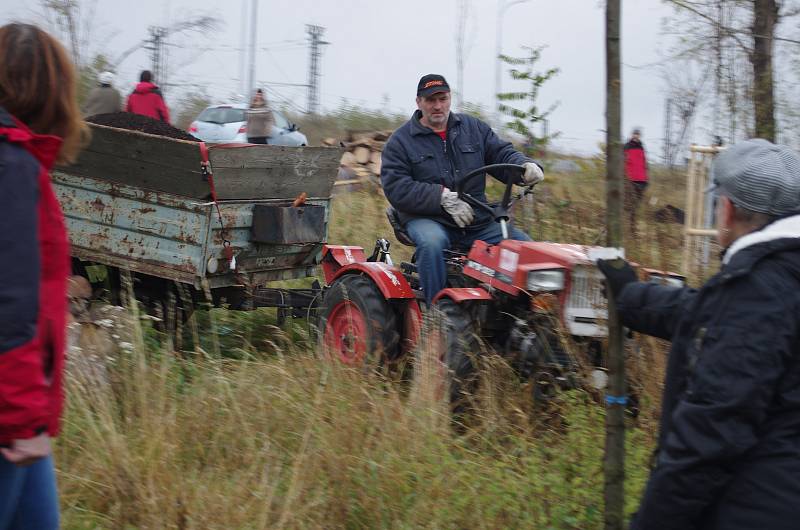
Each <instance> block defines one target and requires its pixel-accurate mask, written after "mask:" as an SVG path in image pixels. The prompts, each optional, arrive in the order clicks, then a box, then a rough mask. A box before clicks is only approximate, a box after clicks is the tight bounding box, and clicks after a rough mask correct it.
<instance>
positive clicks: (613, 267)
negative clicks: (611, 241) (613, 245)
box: [597, 259, 639, 299]
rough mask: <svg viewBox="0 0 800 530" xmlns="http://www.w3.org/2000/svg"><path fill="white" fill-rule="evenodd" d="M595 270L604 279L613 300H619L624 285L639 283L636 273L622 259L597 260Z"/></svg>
mask: <svg viewBox="0 0 800 530" xmlns="http://www.w3.org/2000/svg"><path fill="white" fill-rule="evenodd" d="M597 268H598V269H600V272H602V273H603V275H604V276H605V277H606V286H607V288H608V289H611V294H613V295H614V299H617V298H619V295H620V293H621V292H622V290H623V289H624V288H625V286H626V285H628V284H629V283H633V282H638V281H639V278H638V276H636V271H635V270H633V267H631V266H630V263H628V262H627V261H625V260H624V259H612V260H607V259H599V260H597Z"/></svg>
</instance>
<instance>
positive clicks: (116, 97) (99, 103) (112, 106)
mask: <svg viewBox="0 0 800 530" xmlns="http://www.w3.org/2000/svg"><path fill="white" fill-rule="evenodd" d="M121 110H122V95H120V93H119V91H118V90H117V89H116V88H114V87H112V86H109V85H101V86H98V87H95V88H93V89H92V91H91V92H89V96H88V97H87V98H86V102H85V103H84V104H83V115H84V116H87V117H88V116H95V115H96V114H110V113H112V112H119V111H121Z"/></svg>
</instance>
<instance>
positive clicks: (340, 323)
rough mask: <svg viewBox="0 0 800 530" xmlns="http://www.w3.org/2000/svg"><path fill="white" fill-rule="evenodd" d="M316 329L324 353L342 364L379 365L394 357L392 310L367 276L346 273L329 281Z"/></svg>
mask: <svg viewBox="0 0 800 530" xmlns="http://www.w3.org/2000/svg"><path fill="white" fill-rule="evenodd" d="M319 329H320V332H321V334H322V346H323V349H324V351H325V353H326V355H327V356H328V357H330V358H332V359H334V360H338V361H339V362H341V363H343V364H346V365H350V366H360V365H364V364H367V363H372V362H374V363H375V365H376V366H379V365H382V364H383V363H384V362H385V361H386V360H387V359H394V358H395V357H396V354H397V348H398V343H399V334H398V332H397V320H396V316H395V312H394V310H393V309H392V307H391V306H390V305H389V302H388V301H387V300H386V298H384V296H383V294H382V293H381V291H380V289H378V287H377V286H376V285H375V283H374V282H373V281H372V280H371V279H369V278H368V277H366V276H361V275H356V274H348V275H345V276H342V277H340V278H338V279H336V280H335V281H334V282H333V283H332V284H331V286H330V287H329V288H328V289H327V290H326V291H325V295H324V298H323V301H322V307H321V308H320V327H319Z"/></svg>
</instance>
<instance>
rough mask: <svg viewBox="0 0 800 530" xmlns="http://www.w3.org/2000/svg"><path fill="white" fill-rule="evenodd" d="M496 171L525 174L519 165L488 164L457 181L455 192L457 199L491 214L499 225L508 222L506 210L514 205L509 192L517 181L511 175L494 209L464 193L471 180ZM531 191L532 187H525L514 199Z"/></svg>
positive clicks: (523, 168) (522, 167)
mask: <svg viewBox="0 0 800 530" xmlns="http://www.w3.org/2000/svg"><path fill="white" fill-rule="evenodd" d="M496 170H506V171H512V172H517V173H519V176H520V177H522V174H523V173H524V172H525V167H524V166H522V165H520V164H490V165H488V166H483V167H479V168H477V169H474V170H472V171H470V172H469V173H467V174H466V175H465V176H464V178H462V179H461V180H459V181H458V183H457V184H456V191H457V192H458V198H459V199H461V200H462V201H464V202H466V203H468V204H470V205H471V206H475V207H477V208H482V209H484V210H486V211H488V212H489V213H491V214H492V217H493V218H494V220H495V221H496V222H498V223H499V222H500V221H508V219H509V215H508V210H509V208H511V205H512V204H513V203H514V199H515V197H512V196H511V192H512V191H513V188H514V184H516V183H517V182H516V181H517V180H519V179H514V178H511V177H512V175H509V178H508V180H507V182H506V189H505V191H504V192H503V199H502V200H501V201H500V204H499V205H497V206H495V207H494V208H493V207H491V206H490V205H489V204H487V203H486V202H484V201H482V200H480V199H477V198H475V197H473V196H472V195H470V194H469V193H466V192H465V191H464V188H466V187H467V184H468V183H469V182H471V181H472V180H474V179H476V178H478V177H482V176H483V175H485V174H486V173H490V172H492V171H496ZM532 191H533V185H531V186H526V188H525V191H523V192H522V194H520V196H519V197H516V199H518V198H521V197H522V196H524V195H527V194H528V193H531V192H532Z"/></svg>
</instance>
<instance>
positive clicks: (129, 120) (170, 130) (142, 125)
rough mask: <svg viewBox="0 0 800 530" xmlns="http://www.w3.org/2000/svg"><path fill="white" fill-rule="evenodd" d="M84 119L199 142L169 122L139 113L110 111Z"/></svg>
mask: <svg viewBox="0 0 800 530" xmlns="http://www.w3.org/2000/svg"><path fill="white" fill-rule="evenodd" d="M86 121H88V122H90V123H96V124H97V125H107V126H108V127H117V128H118V129H130V130H132V131H140V132H143V133H147V134H157V135H158V136H166V137H168V138H175V139H177V140H189V141H190V142H199V140H198V139H197V138H195V137H194V136H192V135H191V134H189V133H187V132H184V131H182V130H180V129H177V128H175V127H173V126H172V125H170V124H169V123H164V122H163V121H159V120H154V119H153V118H149V117H147V116H142V115H141V114H132V113H130V112H111V113H109V114H95V115H94V116H89V117H88V118H86Z"/></svg>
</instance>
